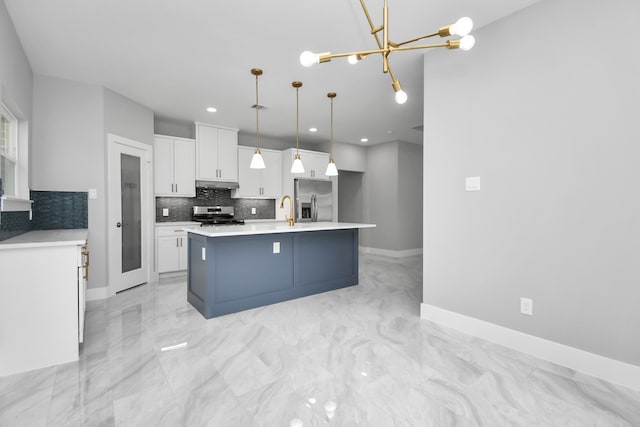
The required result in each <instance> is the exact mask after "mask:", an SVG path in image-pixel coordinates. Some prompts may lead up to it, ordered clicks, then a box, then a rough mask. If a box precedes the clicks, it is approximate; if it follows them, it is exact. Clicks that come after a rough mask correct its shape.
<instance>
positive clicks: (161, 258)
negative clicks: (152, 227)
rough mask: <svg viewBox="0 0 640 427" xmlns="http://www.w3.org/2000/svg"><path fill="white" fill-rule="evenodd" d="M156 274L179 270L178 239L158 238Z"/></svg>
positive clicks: (171, 237) (173, 237)
mask: <svg viewBox="0 0 640 427" xmlns="http://www.w3.org/2000/svg"><path fill="white" fill-rule="evenodd" d="M156 250H157V251H158V273H166V272H167V271H178V270H180V238H179V237H175V236H170V237H158V244H157V248H156Z"/></svg>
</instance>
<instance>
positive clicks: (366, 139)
mask: <svg viewBox="0 0 640 427" xmlns="http://www.w3.org/2000/svg"><path fill="white" fill-rule="evenodd" d="M368 141H369V138H360V142H368Z"/></svg>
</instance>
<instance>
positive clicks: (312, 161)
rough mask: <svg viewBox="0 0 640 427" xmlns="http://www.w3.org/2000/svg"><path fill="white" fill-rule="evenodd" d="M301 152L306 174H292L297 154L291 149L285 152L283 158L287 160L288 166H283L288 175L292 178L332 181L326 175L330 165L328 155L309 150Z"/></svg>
mask: <svg viewBox="0 0 640 427" xmlns="http://www.w3.org/2000/svg"><path fill="white" fill-rule="evenodd" d="M299 151H300V160H302V165H303V166H304V173H296V174H292V173H291V172H290V170H291V165H292V164H293V160H294V158H295V154H296V149H295V148H290V149H288V150H286V151H284V153H285V155H284V156H283V158H284V159H285V163H286V164H285V165H284V166H283V168H284V169H283V171H286V172H287V173H288V174H290V175H291V177H292V178H316V179H322V180H326V181H330V180H331V177H328V176H326V175H325V174H324V173H325V171H326V170H327V165H328V164H329V154H328V153H321V152H318V151H308V150H299Z"/></svg>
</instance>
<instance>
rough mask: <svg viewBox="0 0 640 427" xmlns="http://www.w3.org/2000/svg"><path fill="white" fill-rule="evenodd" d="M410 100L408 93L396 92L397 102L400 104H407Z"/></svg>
mask: <svg viewBox="0 0 640 427" xmlns="http://www.w3.org/2000/svg"><path fill="white" fill-rule="evenodd" d="M408 98H409V97H408V96H407V92H405V91H403V90H402V89H400V90H399V91H397V92H396V102H397V103H398V104H404V103H405V102H407V99H408Z"/></svg>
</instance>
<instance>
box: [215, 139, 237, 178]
mask: <svg viewBox="0 0 640 427" xmlns="http://www.w3.org/2000/svg"><path fill="white" fill-rule="evenodd" d="M218 169H219V171H220V172H219V177H218V179H219V180H221V181H231V182H238V132H236V131H233V130H228V129H218Z"/></svg>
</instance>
